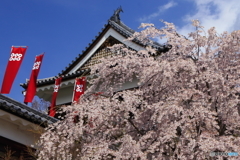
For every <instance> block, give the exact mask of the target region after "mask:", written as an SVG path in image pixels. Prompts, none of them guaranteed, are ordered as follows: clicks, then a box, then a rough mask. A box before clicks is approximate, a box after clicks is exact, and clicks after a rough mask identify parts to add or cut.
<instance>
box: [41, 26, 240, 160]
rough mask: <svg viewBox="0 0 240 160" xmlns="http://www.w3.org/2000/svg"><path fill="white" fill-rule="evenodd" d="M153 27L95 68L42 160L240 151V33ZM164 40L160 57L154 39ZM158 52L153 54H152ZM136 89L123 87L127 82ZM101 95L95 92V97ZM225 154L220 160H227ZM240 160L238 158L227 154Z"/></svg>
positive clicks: (54, 128) (44, 145)
mask: <svg viewBox="0 0 240 160" xmlns="http://www.w3.org/2000/svg"><path fill="white" fill-rule="evenodd" d="M164 23H165V25H166V26H165V27H164V28H162V29H157V28H155V26H154V25H152V24H142V27H143V28H145V29H143V30H142V31H141V32H138V33H135V34H134V35H133V36H132V37H131V38H129V39H128V40H133V39H139V40H141V41H143V43H144V44H145V45H146V46H147V47H146V50H141V51H134V50H131V49H129V48H126V47H125V46H124V45H120V44H119V45H115V46H113V47H111V48H110V50H111V51H112V52H114V53H116V55H115V56H111V57H108V58H106V59H102V63H99V64H96V65H95V66H93V67H92V68H91V74H93V75H96V76H95V78H93V79H92V80H91V84H92V85H91V86H90V87H89V88H88V89H87V91H86V93H85V95H84V96H83V97H82V98H81V100H80V102H79V104H75V105H72V106H66V107H63V112H64V113H66V115H65V117H64V119H63V120H62V121H59V122H57V123H55V124H52V125H51V126H49V127H48V128H47V129H46V132H45V133H44V134H43V135H42V136H41V139H40V141H39V143H38V144H39V150H38V157H39V159H44V160H48V159H49V160H50V159H69V160H70V159H83V160H85V159H142V160H144V159H166V160H168V159H181V160H189V159H196V160H202V159H210V157H209V153H211V152H237V153H240V145H239V144H240V54H239V50H240V31H234V32H232V33H227V32H224V33H222V34H217V33H216V31H215V29H214V28H211V29H209V30H208V31H207V32H204V30H203V27H202V26H200V23H199V22H198V21H193V25H194V26H195V27H196V31H194V32H192V33H189V37H184V36H181V35H179V34H178V33H177V32H176V29H175V27H174V25H173V24H172V23H167V22H164ZM157 37H160V38H166V39H167V40H168V41H167V45H170V46H171V49H170V50H169V51H167V52H165V53H161V52H160V53H159V51H158V50H157V49H155V48H152V43H153V42H152V39H154V38H157ZM149 53H153V54H149ZM130 82H131V83H135V84H136V85H135V87H133V88H128V89H126V88H124V86H125V84H126V83H130ZM97 92H98V93H100V94H94V93H97ZM223 158H226V157H224V156H223V157H219V159H223ZM227 158H228V159H236V157H227Z"/></svg>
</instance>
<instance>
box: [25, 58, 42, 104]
mask: <svg viewBox="0 0 240 160" xmlns="http://www.w3.org/2000/svg"><path fill="white" fill-rule="evenodd" d="M43 56H44V54H41V55H39V56H36V58H35V62H34V65H33V68H32V73H31V77H30V80H29V83H28V87H27V93H26V95H25V99H24V102H26V103H27V102H32V100H33V97H34V96H35V93H36V88H37V77H38V73H39V71H40V68H41V65H42V59H43Z"/></svg>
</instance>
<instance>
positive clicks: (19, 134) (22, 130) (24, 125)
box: [0, 110, 43, 146]
mask: <svg viewBox="0 0 240 160" xmlns="http://www.w3.org/2000/svg"><path fill="white" fill-rule="evenodd" d="M37 128H38V129H40V130H43V128H42V127H40V128H39V126H37V125H35V124H33V123H31V122H29V121H26V120H24V119H22V118H20V117H17V116H15V115H12V114H10V113H8V112H5V111H3V110H0V136H2V137H5V138H8V139H10V140H13V141H16V142H18V143H21V144H23V145H27V146H30V145H34V144H35V143H36V142H37V140H38V139H39V137H40V134H36V133H34V130H35V131H37ZM39 133H40V131H39Z"/></svg>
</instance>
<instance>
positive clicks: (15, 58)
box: [0, 46, 27, 94]
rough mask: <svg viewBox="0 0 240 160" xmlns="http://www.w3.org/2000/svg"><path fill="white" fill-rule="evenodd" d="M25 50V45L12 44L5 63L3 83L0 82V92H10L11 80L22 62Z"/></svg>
mask: <svg viewBox="0 0 240 160" xmlns="http://www.w3.org/2000/svg"><path fill="white" fill-rule="evenodd" d="M26 50H27V46H20V47H16V46H15V47H14V46H12V48H11V55H10V58H9V61H8V64H7V68H6V71H5V75H4V78H3V83H2V88H1V92H0V93H3V94H8V93H9V92H10V90H11V88H12V84H13V81H14V79H15V77H16V75H17V73H18V70H19V68H20V66H21V64H22V61H23V58H24V55H25V53H26Z"/></svg>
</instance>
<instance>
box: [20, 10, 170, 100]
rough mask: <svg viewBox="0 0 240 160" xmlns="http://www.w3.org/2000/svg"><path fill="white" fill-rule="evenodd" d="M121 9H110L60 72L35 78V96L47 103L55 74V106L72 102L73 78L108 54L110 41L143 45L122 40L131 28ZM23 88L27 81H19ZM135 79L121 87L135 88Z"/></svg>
mask: <svg viewBox="0 0 240 160" xmlns="http://www.w3.org/2000/svg"><path fill="white" fill-rule="evenodd" d="M121 11H122V8H121V7H120V8H118V9H117V10H115V11H114V14H113V15H112V16H111V17H110V19H109V20H108V21H107V24H105V26H104V28H102V31H101V32H99V34H98V35H97V36H96V37H95V39H93V40H92V42H91V43H89V46H88V47H86V49H85V50H84V51H83V53H82V54H79V55H78V56H77V57H76V58H75V60H73V61H72V62H71V63H70V64H69V65H68V66H67V67H66V68H65V69H64V70H62V72H61V73H59V74H58V75H55V76H53V77H47V78H44V79H38V81H37V93H36V95H37V96H38V97H40V98H43V99H44V100H45V101H49V102H51V97H52V93H53V90H54V83H55V79H56V78H57V77H59V76H61V77H62V83H61V88H60V90H59V93H58V97H57V102H56V104H57V105H61V104H70V103H71V102H72V95H73V89H74V80H75V78H76V77H81V76H83V75H89V72H90V69H89V67H90V66H92V65H94V64H96V63H98V62H97V61H98V59H99V58H102V57H106V56H109V55H111V54H112V53H111V52H110V51H109V49H107V47H109V46H112V45H114V44H124V45H126V46H128V47H129V48H130V49H133V50H136V51H139V50H144V49H145V46H144V45H143V44H142V43H141V42H140V41H138V40H135V41H125V40H126V38H128V37H130V36H131V35H132V34H133V33H134V32H135V31H134V30H132V29H131V28H129V27H128V26H127V25H125V24H124V23H123V22H122V21H121V19H120V12H121ZM152 46H153V47H154V48H155V49H156V50H158V51H160V52H161V51H164V50H166V46H165V45H160V44H158V43H153V44H152ZM21 86H22V87H23V88H24V89H26V88H27V83H23V84H21ZM135 86H136V83H135V82H129V83H126V84H125V85H124V87H123V88H122V89H128V88H132V87H135Z"/></svg>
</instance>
